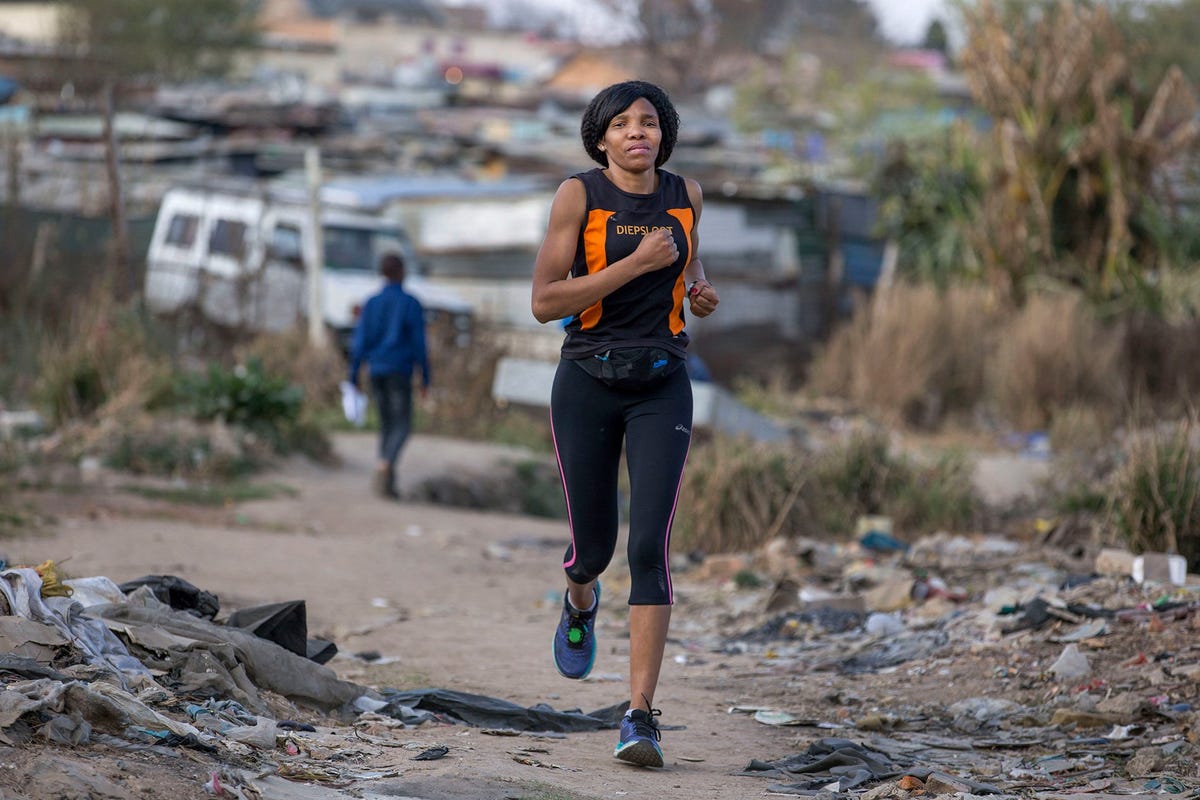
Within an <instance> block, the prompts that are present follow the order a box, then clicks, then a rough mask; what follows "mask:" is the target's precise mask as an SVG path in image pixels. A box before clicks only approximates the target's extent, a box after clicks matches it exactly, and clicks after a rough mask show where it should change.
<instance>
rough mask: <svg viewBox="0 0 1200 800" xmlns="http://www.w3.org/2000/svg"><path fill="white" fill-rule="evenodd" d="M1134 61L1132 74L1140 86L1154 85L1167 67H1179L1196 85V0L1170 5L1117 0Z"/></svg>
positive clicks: (1199, 18) (1199, 58)
mask: <svg viewBox="0 0 1200 800" xmlns="http://www.w3.org/2000/svg"><path fill="white" fill-rule="evenodd" d="M1116 19H1117V22H1118V24H1120V25H1121V27H1122V28H1123V29H1124V30H1125V31H1126V33H1127V35H1128V36H1129V38H1130V40H1131V41H1132V43H1133V45H1134V47H1135V48H1136V55H1137V59H1136V61H1135V62H1134V72H1135V74H1136V76H1137V79H1138V82H1139V84H1140V85H1142V86H1154V85H1156V84H1157V83H1158V82H1159V81H1161V80H1162V79H1163V77H1164V76H1165V75H1166V74H1167V72H1168V71H1169V70H1170V68H1171V67H1179V69H1180V70H1181V71H1182V72H1183V76H1184V77H1185V78H1187V79H1188V81H1189V82H1191V83H1192V84H1200V48H1197V47H1196V42H1197V41H1198V40H1200V0H1178V2H1172V3H1130V2H1129V0H1121V2H1120V4H1119V5H1118V8H1117V12H1116Z"/></svg>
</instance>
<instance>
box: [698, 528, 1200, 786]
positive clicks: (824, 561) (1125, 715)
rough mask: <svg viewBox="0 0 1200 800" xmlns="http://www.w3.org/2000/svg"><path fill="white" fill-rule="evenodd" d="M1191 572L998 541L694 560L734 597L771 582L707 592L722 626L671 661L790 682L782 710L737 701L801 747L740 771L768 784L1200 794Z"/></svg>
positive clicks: (823, 548)
mask: <svg viewBox="0 0 1200 800" xmlns="http://www.w3.org/2000/svg"><path fill="white" fill-rule="evenodd" d="M1186 567H1187V565H1186V563H1185V562H1184V560H1183V559H1182V558H1181V557H1180V556H1178V555H1174V554H1166V553H1144V554H1136V555H1135V554H1133V553H1131V552H1128V551H1125V550H1121V549H1116V548H1107V549H1101V550H1099V551H1098V552H1094V551H1093V553H1091V554H1089V556H1088V560H1084V561H1081V560H1079V559H1076V558H1071V557H1068V556H1066V555H1064V554H1062V553H1058V554H1055V553H1051V552H1048V551H1046V550H1041V549H1039V548H1038V547H1037V546H1036V545H1034V546H1030V545H1028V544H1022V543H1019V542H1016V541H1012V540H1008V539H1005V538H1003V537H996V536H979V537H967V536H954V535H949V534H937V535H934V536H928V537H924V538H922V539H920V540H919V541H917V542H915V543H913V544H911V545H909V544H905V543H899V542H897V541H896V540H894V539H890V538H888V537H883V536H880V535H879V534H878V532H873V533H870V534H866V535H863V536H862V537H861V538H860V539H859V540H858V541H857V542H851V543H849V544H846V543H839V544H834V543H829V542H818V541H803V540H794V539H793V540H787V541H778V542H775V543H772V544H771V545H768V546H767V547H765V548H764V549H763V550H762V551H761V552H759V553H758V554H755V555H750V556H729V557H727V563H724V564H722V563H721V559H713V560H712V563H708V564H705V565H701V567H699V568H697V569H696V570H694V571H693V573H692V575H690V576H689V578H690V579H691V580H696V579H697V578H699V579H700V580H701V581H704V580H709V581H711V579H712V578H713V577H715V576H717V575H724V576H728V578H729V580H727V581H726V590H727V592H732V590H731V589H729V586H731V585H732V583H733V580H732V577H733V576H744V575H745V573H746V571H747V570H752V571H757V572H758V573H759V574H763V575H767V576H770V577H773V579H774V580H773V581H764V586H763V588H762V589H761V590H759V591H758V592H757V593H754V594H749V595H748V597H747V600H745V601H743V606H742V608H741V609H740V610H739V609H738V608H737V607H736V605H734V604H733V603H731V602H730V601H729V600H728V598H729V597H736V595H733V594H726V599H725V600H724V601H721V600H716V601H714V602H713V605H712V611H711V612H707V613H711V614H712V615H713V616H714V617H717V618H719V619H721V620H722V623H721V624H719V625H717V626H715V627H718V628H720V630H719V631H717V632H713V631H712V630H709V631H705V632H703V633H701V632H700V629H697V632H696V635H695V636H693V637H692V638H691V639H690V640H688V642H687V644H688V650H689V652H688V653H687V654H685V655H683V656H680V657H679V658H678V659H677V662H678V663H680V664H689V663H693V662H699V661H700V660H702V659H705V658H708V659H712V658H714V656H713V655H711V654H716V656H715V657H716V658H721V659H724V658H728V657H730V656H739V657H748V658H749V659H751V660H752V661H753V662H754V667H753V668H747V669H746V671H747V672H750V671H751V669H752V670H753V674H757V675H759V676H762V675H770V676H778V677H780V678H782V679H783V682H784V687H785V688H784V690H783V691H780V690H779V689H778V683H777V682H773V683H771V684H770V685H771V686H773V687H774V688H773V691H772V694H773V697H772V702H771V703H769V704H763V705H739V706H736V707H733V708H730V709H729V711H730V713H731V714H733V713H740V714H750V715H752V716H753V718H754V719H755V720H756V721H757V722H760V723H762V724H765V725H772V726H787V727H788V728H789V729H791V730H794V731H795V732H796V734H797V739H796V740H797V741H798V742H801V743H803V744H806V745H807V746H806V748H805V749H803V750H801V751H798V752H796V753H794V754H791V755H788V756H784V757H782V758H774V757H772V758H770V759H767V758H758V759H752V760H750V761H749V763H748V764H747V765H746V767H745V768H744V769H743V771H742V772H741V773H740V774H741V775H744V776H746V777H748V778H759V779H762V778H766V779H768V780H769V781H770V783H769V784H764V785H763V787H764V788H766V789H767V790H768V791H770V792H773V793H777V794H788V795H795V796H802V797H823V798H834V797H839V798H840V797H847V798H862V799H863V800H879V798H893V797H895V798H907V797H913V796H943V795H946V796H955V797H972V796H983V795H988V796H999V797H1045V798H1050V797H1054V798H1058V797H1063V796H1067V795H1070V796H1084V797H1088V796H1091V797H1113V796H1147V795H1151V794H1155V795H1157V794H1174V795H1179V796H1186V797H1200V747H1198V744H1200V649H1198V648H1197V647H1196V645H1195V632H1196V631H1197V630H1200V577H1198V576H1196V575H1190V574H1188V573H1187V569H1186ZM705 569H707V575H706V574H704V570H705ZM742 580H743V581H745V578H744V577H743V578H742ZM742 595H743V596H747V595H746V593H744V592H743V593H742ZM702 605H703V603H701V602H697V603H696V607H694V608H693V609H691V616H693V617H696V616H701V615H703V614H705V613H706V612H705V610H703V608H702ZM704 654H710V655H704ZM866 675H869V676H870V677H869V679H868V678H867V677H866ZM789 676H794V677H791V678H789ZM750 685H751V684H748V686H750ZM731 691H732V690H731Z"/></svg>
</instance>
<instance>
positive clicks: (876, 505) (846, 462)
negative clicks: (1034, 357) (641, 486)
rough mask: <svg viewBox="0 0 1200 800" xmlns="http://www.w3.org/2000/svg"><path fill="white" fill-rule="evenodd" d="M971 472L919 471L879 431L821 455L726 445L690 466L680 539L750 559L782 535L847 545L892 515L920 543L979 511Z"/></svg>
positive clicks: (948, 464) (949, 468)
mask: <svg viewBox="0 0 1200 800" xmlns="http://www.w3.org/2000/svg"><path fill="white" fill-rule="evenodd" d="M968 466H969V465H968V463H967V461H966V460H965V459H964V458H961V457H960V456H958V455H956V454H954V453H951V454H949V455H947V456H945V457H943V458H941V459H937V460H934V461H930V462H928V463H918V462H917V461H914V460H912V459H909V458H907V457H904V456H901V455H898V454H896V453H894V452H893V450H892V447H891V445H890V442H889V439H888V436H887V435H886V434H885V433H882V432H878V431H876V432H869V431H868V432H859V433H856V434H854V435H852V436H850V437H848V438H847V439H846V440H845V441H842V442H839V443H838V444H837V445H835V446H833V447H830V448H829V449H827V450H824V451H822V452H820V453H807V452H804V451H803V450H801V449H799V448H797V447H795V446H791V445H779V444H763V443H753V442H748V441H745V440H740V439H738V440H731V439H724V438H717V439H714V440H712V441H711V442H707V443H704V444H703V445H701V446H698V447H696V448H695V450H694V452H693V454H692V456H691V457H690V458H689V459H688V469H687V472H686V473H685V475H684V487H683V491H682V492H681V497H682V501H681V503H680V508H679V516H678V518H677V526H676V539H677V541H678V543H679V544H680V546H682V547H683V548H684V549H686V550H700V551H702V552H706V553H715V552H732V551H741V552H745V551H751V550H755V549H757V548H759V547H761V546H762V545H764V544H765V543H767V542H768V541H770V540H772V539H774V538H775V537H777V536H791V537H795V536H812V537H818V538H832V539H840V538H844V537H846V536H849V535H851V534H852V533H853V531H854V527H855V523H856V521H857V520H858V518H859V517H860V516H861V515H864V514H883V515H887V516H890V517H892V518H893V519H894V520H895V522H896V527H897V530H898V531H900V532H902V533H903V535H906V536H909V537H911V538H915V537H916V536H917V535H920V534H921V533H929V532H933V531H935V530H945V529H949V530H960V529H963V528H965V527H967V526H968V525H970V524H971V523H972V522H973V520H974V517H975V514H976V511H977V507H978V502H977V499H976V497H975V494H974V487H973V485H972V483H971V475H970V469H969V468H968Z"/></svg>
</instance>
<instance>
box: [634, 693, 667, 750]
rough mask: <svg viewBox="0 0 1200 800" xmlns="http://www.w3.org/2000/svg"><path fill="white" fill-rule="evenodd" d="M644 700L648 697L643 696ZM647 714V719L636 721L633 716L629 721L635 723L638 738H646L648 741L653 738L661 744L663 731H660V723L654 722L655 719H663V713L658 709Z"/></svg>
mask: <svg viewBox="0 0 1200 800" xmlns="http://www.w3.org/2000/svg"><path fill="white" fill-rule="evenodd" d="M642 699H643V700H645V699H646V696H645V695H642ZM649 705H650V701H648V700H647V701H646V706H647V707H649ZM645 714H646V716H645V718H637V719H635V718H634V717H633V716H632V715H631V716H630V717H629V721H630V722H632V723H633V730H634V733H636V734H637V735H638V736H644V737H646V738H647V739H651V738H652V739H654V741H656V742H661V741H662V731H660V730H659V729H658V723H657V722H655V721H654V718H655V717H661V716H662V711H661V710H660V709H657V708H651V709H650V710H649V711H647V712H645Z"/></svg>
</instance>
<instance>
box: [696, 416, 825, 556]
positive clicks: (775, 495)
mask: <svg viewBox="0 0 1200 800" xmlns="http://www.w3.org/2000/svg"><path fill="white" fill-rule="evenodd" d="M806 466H807V457H806V456H805V454H804V453H802V452H799V451H797V450H796V449H794V448H790V447H784V446H779V445H767V444H757V443H753V442H749V441H745V440H741V439H736V440H735V439H718V440H714V441H713V442H710V443H706V444H704V445H702V446H701V447H698V448H696V450H695V451H693V453H692V455H691V456H690V457H689V459H688V467H687V470H686V472H685V474H684V486H683V489H682V491H681V492H680V495H681V502H680V505H679V511H678V517H677V526H676V530H677V534H676V537H677V540H678V542H679V544H680V546H682V547H683V548H684V549H685V550H701V551H703V552H708V553H716V552H731V551H746V550H753V549H755V548H757V547H758V546H760V545H761V544H763V543H764V542H767V541H769V540H770V539H772V538H774V537H775V536H777V535H779V534H780V533H786V534H794V533H796V532H798V531H803V530H804V529H805V527H806V522H805V520H806V519H807V517H808V514H807V511H806V509H805V508H804V507H803V503H802V499H803V497H802V496H803V492H804V487H805V482H806V478H805V473H806Z"/></svg>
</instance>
